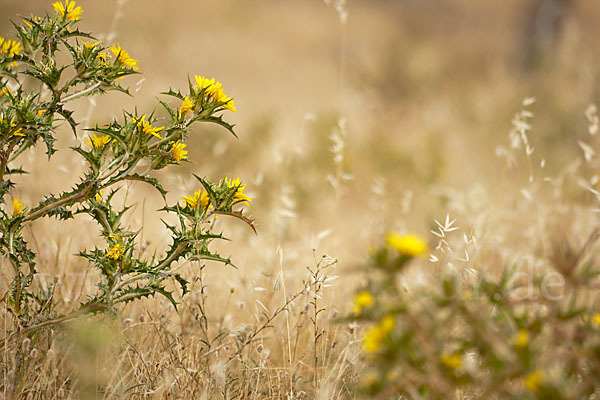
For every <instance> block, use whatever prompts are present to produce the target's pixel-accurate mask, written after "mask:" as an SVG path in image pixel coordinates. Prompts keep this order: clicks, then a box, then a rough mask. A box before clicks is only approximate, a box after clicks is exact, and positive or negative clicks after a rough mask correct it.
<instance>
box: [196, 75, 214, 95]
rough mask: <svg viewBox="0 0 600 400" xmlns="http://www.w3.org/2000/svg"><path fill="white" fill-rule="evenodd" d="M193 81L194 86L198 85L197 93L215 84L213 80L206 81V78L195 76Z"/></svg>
mask: <svg viewBox="0 0 600 400" xmlns="http://www.w3.org/2000/svg"><path fill="white" fill-rule="evenodd" d="M194 80H195V81H196V85H198V90H199V91H202V90H204V89H208V88H210V87H211V86H212V85H214V84H215V78H212V79H208V78H205V77H204V76H198V75H195V76H194Z"/></svg>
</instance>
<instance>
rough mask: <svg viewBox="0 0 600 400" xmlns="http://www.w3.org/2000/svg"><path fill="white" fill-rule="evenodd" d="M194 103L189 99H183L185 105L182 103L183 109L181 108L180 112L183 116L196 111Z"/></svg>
mask: <svg viewBox="0 0 600 400" xmlns="http://www.w3.org/2000/svg"><path fill="white" fill-rule="evenodd" d="M194 106H195V104H194V102H193V101H192V100H190V98H189V97H187V96H186V97H185V99H183V103H181V107H179V112H180V113H181V114H182V115H185V114H187V113H189V112H190V111H192V110H193V109H194Z"/></svg>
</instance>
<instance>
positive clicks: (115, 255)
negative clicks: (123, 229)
mask: <svg viewBox="0 0 600 400" xmlns="http://www.w3.org/2000/svg"><path fill="white" fill-rule="evenodd" d="M108 237H109V238H110V239H113V240H115V241H116V242H117V243H115V244H114V245H112V246H111V245H110V244H109V245H108V253H106V255H107V256H108V257H109V258H112V259H113V260H118V259H119V258H121V257H122V256H123V244H122V243H121V237H120V236H119V235H117V234H116V233H111V234H110V235H108Z"/></svg>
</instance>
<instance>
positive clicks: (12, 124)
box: [0, 117, 25, 136]
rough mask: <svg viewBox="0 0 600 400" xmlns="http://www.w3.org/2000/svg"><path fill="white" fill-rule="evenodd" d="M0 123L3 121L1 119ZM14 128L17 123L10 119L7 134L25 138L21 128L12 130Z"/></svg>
mask: <svg viewBox="0 0 600 400" xmlns="http://www.w3.org/2000/svg"><path fill="white" fill-rule="evenodd" d="M2 121H3V119H2V117H0V122H2ZM16 126H17V123H16V122H15V119H14V118H11V120H10V127H9V129H10V132H9V134H11V135H13V136H25V134H24V133H23V128H21V127H19V128H16V129H13V128H15V127H16Z"/></svg>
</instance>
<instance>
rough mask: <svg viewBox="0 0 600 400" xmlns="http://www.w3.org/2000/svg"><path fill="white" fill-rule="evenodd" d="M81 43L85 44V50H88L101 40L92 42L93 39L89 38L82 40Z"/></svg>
mask: <svg viewBox="0 0 600 400" xmlns="http://www.w3.org/2000/svg"><path fill="white" fill-rule="evenodd" d="M81 43H83V45H84V46H85V48H86V49H87V50H89V49H93V48H94V47H96V46H97V45H99V44H100V43H102V40H101V41H99V42H94V41H93V40H90V41H85V40H82V41H81Z"/></svg>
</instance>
